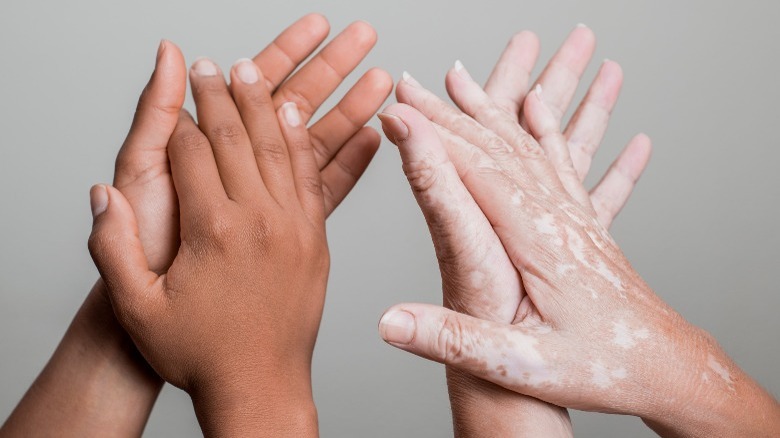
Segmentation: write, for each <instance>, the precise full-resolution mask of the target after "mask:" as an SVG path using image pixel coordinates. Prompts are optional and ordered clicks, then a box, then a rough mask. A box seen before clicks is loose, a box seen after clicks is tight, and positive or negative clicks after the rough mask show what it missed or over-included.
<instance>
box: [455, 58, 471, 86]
mask: <svg viewBox="0 0 780 438" xmlns="http://www.w3.org/2000/svg"><path fill="white" fill-rule="evenodd" d="M455 71H456V72H457V73H458V74H459V75H460V77H462V78H463V79H466V80H469V81H474V79H472V78H471V75H470V74H469V72H468V71H466V67H464V66H463V63H462V62H460V59H459V60H457V61H455Z"/></svg>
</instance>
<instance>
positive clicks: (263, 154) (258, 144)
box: [252, 135, 287, 164]
mask: <svg viewBox="0 0 780 438" xmlns="http://www.w3.org/2000/svg"><path fill="white" fill-rule="evenodd" d="M252 151H254V154H255V157H257V158H258V159H260V160H262V161H268V162H271V163H273V164H279V163H283V162H284V161H286V160H287V147H286V145H285V144H284V143H283V142H282V140H281V139H279V138H277V137H275V136H270V135H262V136H257V137H255V138H254V139H253V140H252Z"/></svg>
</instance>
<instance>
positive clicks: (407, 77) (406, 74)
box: [401, 71, 422, 88]
mask: <svg viewBox="0 0 780 438" xmlns="http://www.w3.org/2000/svg"><path fill="white" fill-rule="evenodd" d="M401 78H402V79H403V80H404V82H406V83H407V84H409V85H411V86H413V87H417V88H422V85H420V83H419V82H417V80H415V79H414V78H413V77H412V75H410V74H409V72H408V71H404V72H403V73H402V74H401Z"/></svg>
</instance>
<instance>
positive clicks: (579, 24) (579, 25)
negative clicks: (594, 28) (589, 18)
mask: <svg viewBox="0 0 780 438" xmlns="http://www.w3.org/2000/svg"><path fill="white" fill-rule="evenodd" d="M577 27H588V26H587V25H586V24H584V23H577Z"/></svg>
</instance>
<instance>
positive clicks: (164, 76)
mask: <svg viewBox="0 0 780 438" xmlns="http://www.w3.org/2000/svg"><path fill="white" fill-rule="evenodd" d="M186 92H187V67H186V65H185V63H184V56H183V55H182V53H181V50H179V47H177V46H176V44H174V43H172V42H170V41H165V40H163V41H162V42H161V43H160V47H159V49H158V51H157V61H156V64H155V69H154V72H153V73H152V77H151V79H149V83H148V84H147V85H146V87H145V88H144V91H143V93H141V97H140V99H139V100H138V107H137V108H136V111H135V117H134V118H133V124H132V126H131V127H130V132H129V133H128V134H127V139H126V140H125V142H124V144H123V145H122V149H121V150H120V151H119V155H118V157H117V163H116V177H115V181H114V184H115V185H117V186H120V187H121V186H122V184H124V183H125V182H126V181H128V180H132V179H134V178H136V177H137V176H138V173H140V172H141V171H143V170H144V169H138V167H139V166H141V167H143V166H147V167H148V166H151V165H154V164H158V163H166V162H167V161H168V150H167V146H168V140H169V139H170V137H171V134H172V133H173V130H174V128H175V127H176V123H177V122H178V120H179V111H181V109H182V106H183V105H184V98H185V95H186Z"/></svg>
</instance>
